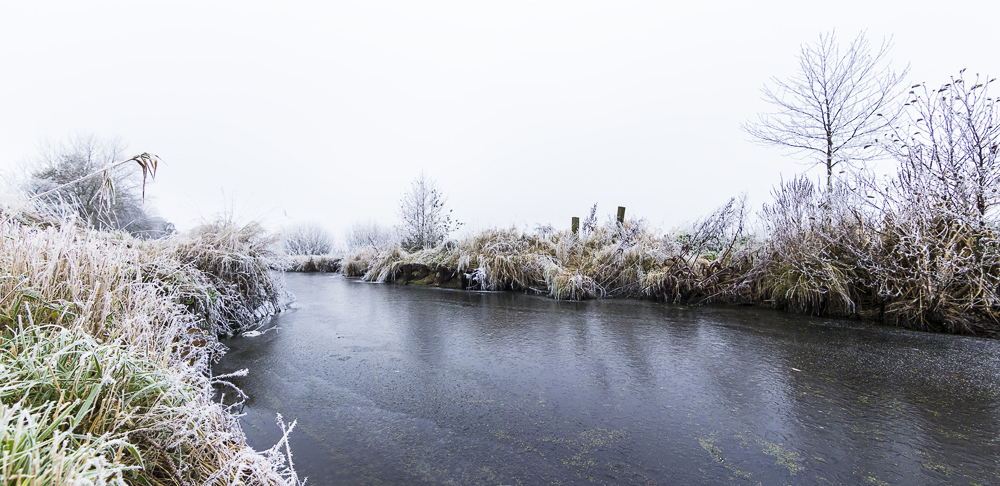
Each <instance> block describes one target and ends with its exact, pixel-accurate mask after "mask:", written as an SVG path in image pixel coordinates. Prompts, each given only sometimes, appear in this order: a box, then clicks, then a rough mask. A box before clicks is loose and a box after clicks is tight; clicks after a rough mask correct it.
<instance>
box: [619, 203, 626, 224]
mask: <svg viewBox="0 0 1000 486" xmlns="http://www.w3.org/2000/svg"><path fill="white" fill-rule="evenodd" d="M618 224H625V206H618Z"/></svg>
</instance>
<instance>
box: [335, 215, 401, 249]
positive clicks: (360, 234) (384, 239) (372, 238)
mask: <svg viewBox="0 0 1000 486" xmlns="http://www.w3.org/2000/svg"><path fill="white" fill-rule="evenodd" d="M395 239H396V238H395V235H394V234H393V232H392V231H391V230H390V229H389V228H386V227H383V226H382V225H380V224H378V223H377V222H375V221H371V220H369V221H357V222H355V223H354V224H352V225H351V227H350V228H349V229H348V230H347V233H346V235H345V236H344V240H345V242H346V243H347V249H348V250H349V251H352V252H353V251H357V250H360V249H363V248H370V249H372V250H377V249H379V248H382V247H384V246H386V245H388V244H390V243H392V242H394V241H395Z"/></svg>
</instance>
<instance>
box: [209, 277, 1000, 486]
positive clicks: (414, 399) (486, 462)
mask: <svg viewBox="0 0 1000 486" xmlns="http://www.w3.org/2000/svg"><path fill="white" fill-rule="evenodd" d="M287 281H288V287H289V290H291V291H292V292H293V293H294V294H295V295H296V297H297V298H298V304H297V306H298V308H297V309H294V310H291V311H289V312H285V313H282V314H281V315H280V316H278V317H276V318H275V319H274V321H273V324H274V325H276V326H278V327H279V329H276V330H272V331H269V332H267V333H265V334H263V335H261V336H257V337H252V338H246V337H244V338H234V339H230V340H228V341H226V343H225V344H226V345H227V346H229V347H230V351H229V353H228V354H227V355H226V356H225V357H224V358H223V360H222V362H221V363H220V364H218V365H217V366H216V368H215V372H216V373H220V374H221V373H226V372H230V371H233V370H237V369H240V368H249V370H250V375H249V376H248V377H246V378H240V379H237V380H236V383H237V384H238V385H239V386H241V387H242V389H243V390H244V391H245V392H246V393H247V394H248V395H249V396H250V400H249V401H248V402H247V403H246V405H245V407H244V409H243V412H244V413H246V415H245V416H244V417H243V418H242V419H241V422H242V424H243V427H244V430H245V431H246V433H247V435H248V438H249V440H250V443H251V444H252V445H254V446H255V447H256V448H258V449H262V448H267V447H270V446H271V445H272V444H274V443H275V442H276V441H277V439H278V437H279V432H280V431H279V429H278V427H277V426H276V425H275V420H274V417H275V413H281V414H282V415H283V416H284V417H285V419H286V420H289V421H290V420H291V419H297V420H298V426H297V428H296V429H295V432H294V433H293V434H292V440H291V444H292V447H293V449H292V450H293V452H294V461H295V465H296V470H297V471H298V472H299V474H300V476H308V477H309V483H310V484H313V485H326V484H372V485H381V484H406V485H411V484H459V485H465V484H497V485H500V484H510V485H513V484H526V485H536V484H591V483H593V484H729V483H732V484H753V485H756V484H764V485H772V484H873V485H881V484H983V485H985V484H1000V445H998V440H1000V401H998V397H997V393H998V390H1000V386H998V385H1000V341H996V340H986V339H976V338H967V337H956V336H945V335H934V334H923V333H915V332H907V331H901V330H896V329H888V328H880V327H872V326H868V325H866V324H863V323H858V322H854V321H843V320H825V319H816V318H807V317H802V316H798V315H793V314H785V313H779V312H773V311H770V310H767V309H754V308H683V307H671V306H666V305H662V304H657V303H651V302H641V301H623V300H617V301H616V300H603V301H589V302H583V303H570V302H556V301H552V300H549V299H547V298H544V297H535V296H529V295H523V294H517V293H472V292H462V291H451V290H442V289H434V288H414V287H406V286H397V285H377V284H368V283H362V282H358V281H353V280H346V279H343V278H342V277H339V276H335V277H332V276H328V275H308V274H288V275H287Z"/></svg>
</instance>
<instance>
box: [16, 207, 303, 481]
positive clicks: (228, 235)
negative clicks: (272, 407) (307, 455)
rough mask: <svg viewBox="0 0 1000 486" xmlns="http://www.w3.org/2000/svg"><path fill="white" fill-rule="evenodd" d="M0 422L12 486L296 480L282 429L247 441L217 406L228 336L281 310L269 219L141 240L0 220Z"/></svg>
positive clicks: (227, 412)
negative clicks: (214, 367) (270, 441)
mask: <svg viewBox="0 0 1000 486" xmlns="http://www.w3.org/2000/svg"><path fill="white" fill-rule="evenodd" d="M0 221H2V222H0V269H2V270H0V383H2V385H0V426H2V429H0V431H2V434H3V441H2V442H3V443H4V444H7V446H5V448H4V454H3V458H2V459H0V468H2V473H3V477H4V478H5V479H6V480H7V481H13V482H14V483H13V484H19V485H43V484H45V485H48V484H154V485H187V484H235V483H239V484H268V485H287V484H298V483H299V480H298V478H297V477H296V475H295V472H294V469H293V467H292V464H291V463H290V457H291V456H290V453H289V451H288V448H287V433H288V432H290V431H291V428H292V427H293V425H294V424H293V425H287V426H286V425H285V424H283V423H280V422H281V421H280V417H279V424H280V427H282V429H283V432H284V434H283V436H284V438H283V439H282V440H281V441H280V442H279V443H278V444H276V445H275V446H274V447H272V448H271V449H268V450H265V451H256V450H254V449H252V448H251V447H249V446H248V445H247V443H246V440H245V437H244V435H243V432H242V430H241V429H240V426H239V424H238V422H237V415H236V414H234V412H233V410H232V409H231V408H227V407H224V406H223V405H221V404H220V403H218V401H216V400H213V396H214V395H215V394H216V388H218V389H220V390H221V391H222V392H225V393H230V394H232V393H236V394H239V393H240V392H239V391H238V390H237V391H234V390H232V389H227V387H226V384H225V382H224V379H225V377H219V376H216V377H213V376H212V375H211V370H210V365H211V363H212V362H214V360H216V359H217V358H218V357H219V356H221V354H222V353H223V352H224V347H223V346H222V345H220V344H219V342H218V337H219V336H223V335H231V334H234V333H238V332H241V331H244V330H248V329H252V328H253V327H254V326H255V325H257V324H258V323H260V322H261V320H262V319H264V318H266V316H268V315H269V314H271V313H273V312H275V311H277V310H279V309H280V308H281V306H282V301H283V299H284V298H285V295H286V293H285V291H284V288H283V278H282V277H281V276H280V274H279V273H276V272H275V271H274V269H275V268H278V267H280V262H281V260H280V259H279V256H278V255H276V254H275V253H273V252H272V250H271V249H270V248H271V245H272V243H273V241H272V239H271V237H270V236H268V234H267V233H266V232H265V231H264V230H263V228H261V227H260V226H258V225H255V224H249V225H242V226H241V225H237V224H234V223H233V222H231V221H216V222H214V223H210V224H206V225H204V226H202V227H200V228H197V229H195V230H193V231H191V232H190V233H188V234H185V235H178V236H174V237H171V238H168V239H162V240H140V239H136V238H133V237H131V236H128V235H126V234H122V233H104V232H98V231H93V230H86V229H82V228H79V227H77V226H75V225H73V224H72V223H66V222H60V221H52V220H34V221H32V220H29V219H24V218H21V219H20V220H16V219H15V218H9V217H6V216H4V217H3V218H2V220H0Z"/></svg>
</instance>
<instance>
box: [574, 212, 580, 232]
mask: <svg viewBox="0 0 1000 486" xmlns="http://www.w3.org/2000/svg"><path fill="white" fill-rule="evenodd" d="M579 231H580V218H578V217H576V216H573V234H574V235H575V234H577V233H578V232H579Z"/></svg>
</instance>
